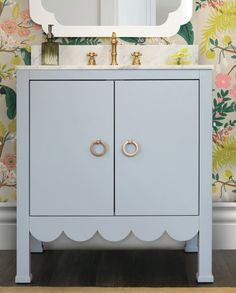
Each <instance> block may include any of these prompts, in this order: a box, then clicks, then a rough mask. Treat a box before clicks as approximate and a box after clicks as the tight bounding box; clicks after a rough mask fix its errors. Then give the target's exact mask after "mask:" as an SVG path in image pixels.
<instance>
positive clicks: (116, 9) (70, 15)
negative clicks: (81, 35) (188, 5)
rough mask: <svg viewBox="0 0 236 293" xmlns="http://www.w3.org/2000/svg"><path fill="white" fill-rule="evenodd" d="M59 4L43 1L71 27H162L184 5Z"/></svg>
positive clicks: (89, 0) (159, 0)
mask: <svg viewBox="0 0 236 293" xmlns="http://www.w3.org/2000/svg"><path fill="white" fill-rule="evenodd" d="M56 2H57V3H58V0H42V5H43V8H44V9H45V10H47V11H49V12H52V13H54V15H55V18H56V19H57V21H58V22H59V23H60V24H63V25H67V26H68V25H71V26H74V25H81V26H98V25H105V26H107V25H108V26H112V25H126V26H129V25H131V26H138V25H161V24H163V23H164V22H165V21H166V20H167V18H168V15H169V13H171V12H173V11H176V10H177V9H178V8H179V6H180V4H181V0H172V1H169V2H168V1H166V0H154V1H147V0H139V1H137V0H119V1H116V0H86V1H84V0H66V1H65V0H64V1H60V5H56ZM148 2H149V3H148ZM137 3H138V5H137ZM68 7H69V8H72V7H76V9H68Z"/></svg>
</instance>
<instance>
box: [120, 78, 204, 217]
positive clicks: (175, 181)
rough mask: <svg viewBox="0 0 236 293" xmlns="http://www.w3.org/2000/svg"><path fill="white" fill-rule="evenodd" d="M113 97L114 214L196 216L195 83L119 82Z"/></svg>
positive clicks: (196, 105) (196, 138) (197, 89)
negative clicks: (114, 137)
mask: <svg viewBox="0 0 236 293" xmlns="http://www.w3.org/2000/svg"><path fill="white" fill-rule="evenodd" d="M115 93H116V97H115V107H116V113H115V125H116V139H115V141H116V143H115V154H116V156H115V158H116V160H115V175H116V185H115V213H116V215H198V201H199V187H198V186H199V181H198V180H199V176H198V175H199V143H200V142H199V82H198V80H173V81H168V80H166V81H165V80H163V81H120V82H116V89H115ZM125 142H126V144H124V143H125ZM136 143H137V145H135V144H136ZM122 146H123V150H122ZM137 147H138V148H139V150H138V152H137V154H135V153H136V151H137ZM132 155H133V156H132Z"/></svg>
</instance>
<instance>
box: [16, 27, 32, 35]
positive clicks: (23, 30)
mask: <svg viewBox="0 0 236 293" xmlns="http://www.w3.org/2000/svg"><path fill="white" fill-rule="evenodd" d="M18 35H19V36H20V37H27V36H28V35H30V30H29V29H28V28H24V27H21V28H20V29H19V30H18Z"/></svg>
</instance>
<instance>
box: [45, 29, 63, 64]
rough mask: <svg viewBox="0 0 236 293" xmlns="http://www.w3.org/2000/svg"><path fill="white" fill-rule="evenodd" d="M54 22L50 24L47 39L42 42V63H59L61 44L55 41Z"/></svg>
mask: <svg viewBox="0 0 236 293" xmlns="http://www.w3.org/2000/svg"><path fill="white" fill-rule="evenodd" d="M52 27H53V25H52V24H49V26H48V34H47V41H46V42H44V43H43V44H42V51H41V62H42V65H59V44H58V43H56V42H55V41H54V36H53V33H52Z"/></svg>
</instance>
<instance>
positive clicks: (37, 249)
mask: <svg viewBox="0 0 236 293" xmlns="http://www.w3.org/2000/svg"><path fill="white" fill-rule="evenodd" d="M30 248H31V252H32V253H43V243H42V242H41V241H39V240H37V239H36V238H34V236H32V235H31V236H30Z"/></svg>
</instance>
